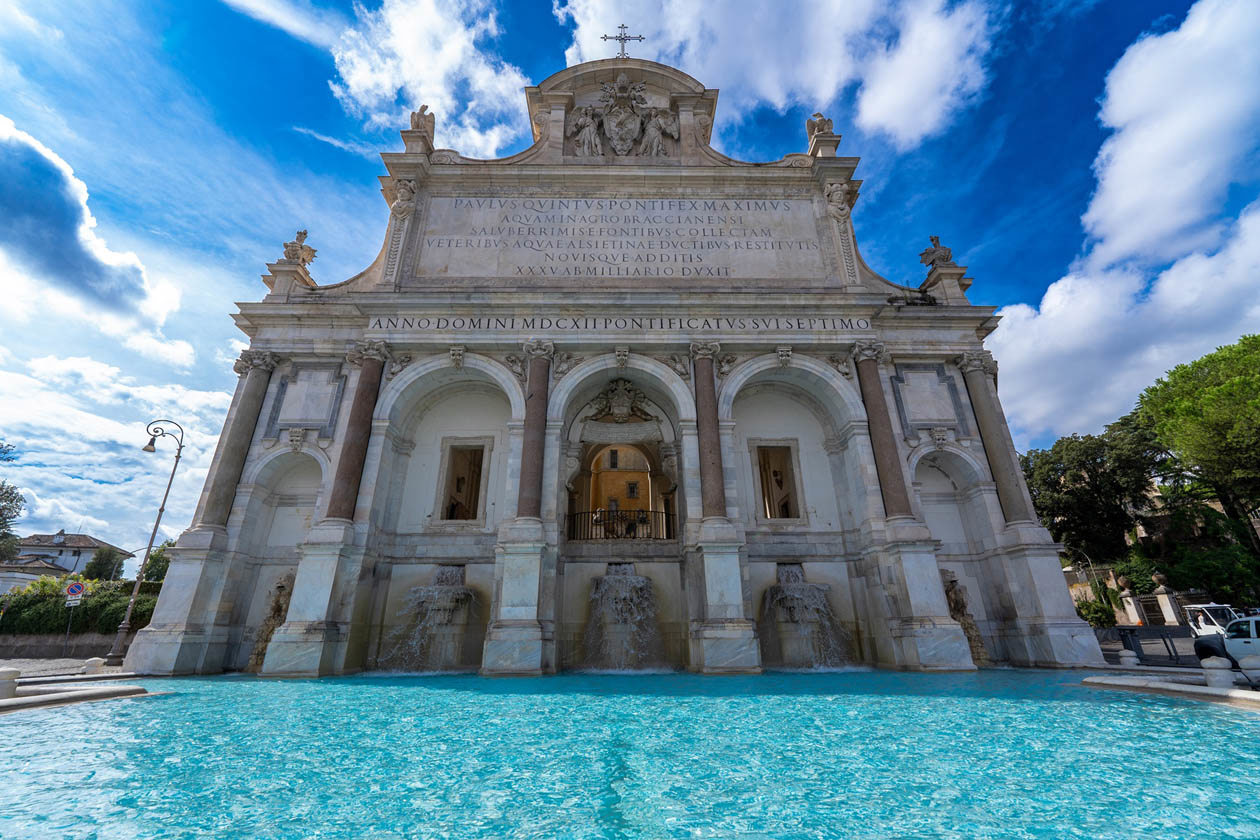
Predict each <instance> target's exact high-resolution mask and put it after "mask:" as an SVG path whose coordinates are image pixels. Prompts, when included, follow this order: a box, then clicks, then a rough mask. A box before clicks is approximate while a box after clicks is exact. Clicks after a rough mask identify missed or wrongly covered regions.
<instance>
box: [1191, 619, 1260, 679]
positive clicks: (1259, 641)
mask: <svg viewBox="0 0 1260 840" xmlns="http://www.w3.org/2000/svg"><path fill="white" fill-rule="evenodd" d="M1194 654H1195V656H1197V657H1198V658H1199V661H1203V660H1204V659H1207V658H1208V657H1209V656H1219V657H1221V658H1223V659H1228V660H1229V662H1230V665H1232V666H1233V667H1235V668H1237V667H1239V666H1238V661H1239V660H1240V659H1243V658H1244V657H1247V656H1260V618H1257V617H1256V616H1246V617H1244V618H1236V619H1234V620H1233V621H1231V622H1229V623H1228V624H1226V625H1225V627H1224V630H1223V632H1221V633H1204V634H1202V635H1200V636H1198V637H1197V638H1195V640H1194Z"/></svg>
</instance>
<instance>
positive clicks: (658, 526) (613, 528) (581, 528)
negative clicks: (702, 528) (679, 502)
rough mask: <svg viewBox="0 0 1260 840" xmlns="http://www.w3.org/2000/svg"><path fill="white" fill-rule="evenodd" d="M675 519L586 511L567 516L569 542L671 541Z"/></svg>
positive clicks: (660, 513)
mask: <svg viewBox="0 0 1260 840" xmlns="http://www.w3.org/2000/svg"><path fill="white" fill-rule="evenodd" d="M677 526H678V520H677V518H676V517H675V515H674V514H672V513H666V512H665V511H663V510H588V511H583V512H581V513H570V514H569V516H568V538H569V539H571V540H672V539H674V538H675V535H676V532H677Z"/></svg>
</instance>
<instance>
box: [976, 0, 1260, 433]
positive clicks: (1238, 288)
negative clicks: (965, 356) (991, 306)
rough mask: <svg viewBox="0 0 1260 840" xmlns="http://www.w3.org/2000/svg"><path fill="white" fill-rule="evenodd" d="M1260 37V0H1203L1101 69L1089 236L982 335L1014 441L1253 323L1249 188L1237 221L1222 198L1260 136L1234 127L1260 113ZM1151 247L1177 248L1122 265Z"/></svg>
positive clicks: (1259, 318)
mask: <svg viewBox="0 0 1260 840" xmlns="http://www.w3.org/2000/svg"><path fill="white" fill-rule="evenodd" d="M1257 41H1260V5H1257V4H1255V3H1253V2H1249V0H1237V2H1228V1H1227V0H1200V2H1199V3H1198V4H1197V5H1196V6H1195V7H1194V8H1193V9H1191V10H1190V13H1189V15H1188V16H1187V18H1186V20H1185V22H1184V23H1183V24H1182V26H1181V27H1180V29H1178V30H1176V31H1173V32H1169V33H1167V34H1165V35H1161V36H1158V37H1146V38H1143V39H1141V40H1139V41H1138V42H1137V43H1135V44H1134V45H1132V46H1131V47H1130V48H1129V50H1128V51H1126V53H1125V54H1124V56H1123V57H1122V58H1121V59H1120V61H1119V62H1118V63H1117V65H1116V67H1115V68H1114V69H1113V71H1112V72H1111V74H1110V75H1109V76H1108V82H1107V95H1106V97H1105V99H1104V100H1103V102H1102V113H1103V115H1104V119H1105V120H1106V121H1107V122H1108V124H1110V125H1113V126H1116V127H1117V131H1116V133H1115V134H1113V135H1112V137H1111V138H1109V139H1108V140H1107V141H1106V143H1105V144H1104V146H1103V149H1102V151H1101V152H1100V153H1099V157H1098V161H1097V163H1096V164H1095V168H1096V170H1097V172H1098V177H1099V188H1098V192H1097V194H1096V195H1095V197H1094V200H1093V203H1092V204H1091V206H1090V210H1089V212H1088V213H1087V214H1086V216H1085V224H1086V226H1087V228H1088V231H1089V233H1090V234H1092V235H1093V236H1095V237H1096V240H1095V241H1094V244H1093V249H1092V251H1091V252H1089V253H1087V254H1086V255H1085V256H1084V257H1083V258H1082V259H1080V260H1078V262H1077V265H1075V266H1074V267H1073V269H1072V271H1071V272H1070V273H1069V274H1068V275H1067V276H1065V277H1063V278H1062V279H1060V280H1058V281H1056V282H1055V283H1053V284H1052V285H1051V286H1050V288H1049V289H1047V290H1046V293H1045V295H1044V296H1043V298H1042V300H1041V302H1040V305H1039V306H1037V307H1035V308H1034V307H1032V306H1027V305H1024V304H1020V305H1017V306H1009V307H1006V308H1004V309H1003V310H1002V311H1001V313H1000V314H1001V315H1002V317H1003V321H1002V323H1001V324H1000V325H999V327H998V329H997V331H996V332H995V333H994V334H993V337H992V338H991V339H990V345H991V346H992V348H993V350H994V352H995V354H996V355H997V356H998V358H999V360H1000V361H1001V363H1002V377H1001V390H1002V399H1003V402H1004V404H1005V406H1006V409H1007V413H1008V415H1009V417H1010V420H1011V425H1012V427H1013V431H1014V432H1015V436H1016V439H1017V442H1018V443H1020V444H1021V445H1025V444H1027V443H1028V442H1029V441H1030V440H1031V439H1033V438H1037V437H1040V436H1042V435H1045V434H1047V433H1050V434H1054V435H1061V434H1067V433H1071V432H1082V431H1096V430H1098V429H1100V428H1101V427H1102V426H1103V425H1104V424H1105V423H1107V422H1109V421H1111V420H1113V419H1115V418H1117V417H1119V416H1120V415H1122V414H1124V413H1126V412H1128V411H1129V410H1130V409H1131V408H1132V407H1133V405H1134V403H1135V402H1136V399H1137V396H1138V394H1139V393H1140V392H1141V390H1142V389H1143V388H1144V387H1146V386H1147V385H1149V384H1151V383H1152V382H1153V381H1154V380H1155V379H1156V378H1158V377H1159V376H1161V375H1162V374H1163V373H1164V372H1165V371H1167V370H1168V369H1170V368H1172V367H1173V366H1175V365H1177V364H1179V363H1182V362H1185V361H1189V360H1190V359H1193V358H1196V357H1198V356H1200V355H1202V354H1204V353H1207V352H1210V351H1211V350H1213V349H1215V348H1216V347H1218V346H1220V345H1224V344H1230V343H1232V342H1234V341H1236V340H1237V339H1238V338H1239V337H1240V336H1241V335H1243V334H1245V333H1247V332H1255V331H1257V327H1258V325H1260V298H1258V297H1257V295H1256V289H1257V280H1256V278H1257V277H1260V200H1257V201H1254V202H1253V203H1251V204H1250V205H1249V206H1247V207H1246V208H1244V210H1243V211H1242V213H1241V214H1240V215H1239V217H1238V218H1237V219H1235V220H1230V219H1228V218H1221V217H1220V210H1219V209H1218V208H1219V206H1220V203H1221V201H1222V199H1223V194H1224V191H1225V190H1226V189H1227V188H1228V187H1229V185H1230V183H1231V181H1232V180H1234V179H1235V178H1237V177H1239V173H1240V172H1243V176H1244V177H1246V175H1245V170H1244V169H1243V168H1242V167H1241V161H1243V160H1244V159H1245V158H1247V157H1248V156H1249V155H1252V154H1254V153H1255V151H1256V149H1257V147H1258V146H1260V136H1258V135H1257V133H1256V131H1254V130H1250V131H1249V133H1244V134H1241V135H1239V134H1238V132H1239V131H1240V130H1241V128H1242V127H1244V126H1256V125H1258V124H1260V64H1258V63H1257V62H1260V53H1257V51H1256V50H1255V44H1256V43H1257ZM1248 68H1256V69H1255V71H1254V72H1252V71H1250V70H1248ZM1186 172H1188V173H1190V175H1191V176H1192V177H1193V178H1194V179H1196V184H1194V185H1191V184H1188V183H1186V181H1185V177H1186V176H1185V173H1186ZM1199 191H1202V192H1203V193H1204V194H1205V195H1206V196H1207V197H1206V198H1205V197H1204V195H1200V194H1199ZM1146 255H1150V256H1153V257H1160V256H1162V257H1166V258H1168V259H1171V260H1172V262H1171V264H1170V265H1168V266H1167V267H1166V268H1164V269H1163V270H1161V271H1158V272H1157V273H1155V274H1153V275H1152V274H1151V273H1150V270H1149V268H1144V267H1143V266H1142V264H1141V261H1136V262H1132V263H1119V264H1117V261H1118V260H1120V259H1121V258H1123V257H1129V256H1146Z"/></svg>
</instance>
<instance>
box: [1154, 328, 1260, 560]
mask: <svg viewBox="0 0 1260 840" xmlns="http://www.w3.org/2000/svg"><path fill="white" fill-rule="evenodd" d="M1138 406H1139V410H1140V411H1141V413H1142V414H1143V415H1144V417H1145V419H1146V420H1147V422H1149V423H1150V424H1151V426H1152V428H1153V429H1154V430H1155V435H1156V437H1157V438H1158V439H1159V441H1160V443H1161V444H1163V445H1164V446H1165V447H1167V448H1168V450H1169V451H1170V452H1172V453H1173V454H1174V455H1175V456H1176V458H1177V460H1178V461H1179V462H1180V464H1181V465H1182V467H1183V468H1184V470H1185V471H1186V473H1187V474H1188V475H1189V476H1190V477H1191V478H1192V479H1193V480H1194V481H1197V482H1199V483H1201V484H1202V485H1203V486H1204V487H1206V488H1208V489H1210V490H1211V492H1212V495H1213V496H1214V497H1215V498H1216V500H1217V501H1219V502H1220V505H1221V507H1222V509H1223V510H1224V512H1225V516H1226V517H1228V519H1229V520H1230V527H1229V530H1230V531H1231V532H1232V534H1233V536H1234V538H1235V539H1237V540H1238V541H1239V542H1240V543H1241V544H1242V545H1244V546H1246V547H1247V548H1248V550H1249V551H1250V552H1251V553H1252V554H1253V555H1254V556H1255V557H1256V558H1260V535H1257V533H1256V531H1255V528H1253V527H1252V526H1251V524H1250V521H1249V520H1250V519H1251V517H1252V516H1254V515H1255V514H1256V512H1257V511H1258V510H1260V335H1250V336H1243V338H1241V339H1240V340H1239V341H1238V343H1237V344H1231V345H1229V346H1228V347H1221V348H1219V349H1217V350H1216V351H1215V352H1213V353H1209V354H1208V355H1206V356H1204V357H1203V358H1201V359H1198V360H1196V361H1193V362H1191V363H1189V364H1186V365H1178V366H1177V367H1175V368H1173V369H1172V370H1170V371H1169V372H1168V373H1167V374H1166V375H1165V376H1164V378H1163V379H1159V380H1157V381H1156V382H1155V384H1154V385H1152V386H1150V387H1149V388H1147V389H1146V390H1145V391H1143V392H1142V396H1141V398H1140V399H1139V401H1138Z"/></svg>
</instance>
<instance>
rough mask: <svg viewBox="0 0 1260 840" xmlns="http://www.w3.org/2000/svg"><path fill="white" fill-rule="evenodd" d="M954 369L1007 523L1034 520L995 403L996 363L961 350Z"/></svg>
mask: <svg viewBox="0 0 1260 840" xmlns="http://www.w3.org/2000/svg"><path fill="white" fill-rule="evenodd" d="M958 368H959V369H960V370H961V371H962V374H963V380H964V381H965V382H966V383H967V395H968V396H969V397H970V398H971V411H972V413H973V414H974V415H975V417H976V425H977V426H978V427H979V428H980V442H981V443H983V444H984V454H985V457H987V458H988V460H989V471H990V472H992V473H993V481H994V483H995V484H997V493H998V501H999V502H1000V503H1001V505H1002V514H1003V516H1005V517H1006V521H1007V522H1035V521H1036V519H1037V518H1036V516H1035V515H1034V514H1033V511H1032V506H1031V504H1030V503H1029V501H1028V495H1027V494H1026V493H1025V492H1024V488H1023V484H1022V483H1021V478H1022V476H1021V473H1020V469H1019V462H1018V460H1017V459H1016V457H1015V446H1014V444H1013V443H1012V442H1011V438H1010V434H1009V433H1008V432H1007V429H1006V421H1005V419H1003V417H1002V409H1001V407H1000V406H999V405H998V399H997V393H996V389H995V387H994V385H993V379H992V378H993V377H995V376H997V363H996V362H994V361H993V356H992V355H991V354H990V353H988V352H987V351H979V352H975V353H964V354H962V356H960V357H959V359H958Z"/></svg>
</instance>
